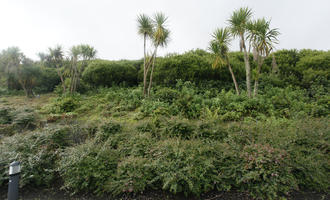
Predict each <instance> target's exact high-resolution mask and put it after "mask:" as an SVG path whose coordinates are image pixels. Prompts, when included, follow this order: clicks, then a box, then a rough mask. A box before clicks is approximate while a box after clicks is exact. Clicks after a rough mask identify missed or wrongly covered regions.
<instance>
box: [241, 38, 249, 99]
mask: <svg viewBox="0 0 330 200" xmlns="http://www.w3.org/2000/svg"><path fill="white" fill-rule="evenodd" d="M241 41H242V47H243V50H244V63H245V72H246V90H247V93H248V97H249V98H251V68H250V61H249V55H248V54H247V51H246V47H245V42H244V36H243V35H241Z"/></svg>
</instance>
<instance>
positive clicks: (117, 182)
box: [105, 156, 156, 195]
mask: <svg viewBox="0 0 330 200" xmlns="http://www.w3.org/2000/svg"><path fill="white" fill-rule="evenodd" d="M153 168H154V166H152V165H150V162H149V161H148V159H146V158H141V157H133V156H130V157H127V158H125V159H124V160H122V161H121V162H120V163H119V164H118V168H117V172H116V176H115V177H114V180H111V181H108V183H107V184H106V186H105V187H106V191H110V192H111V193H112V194H114V195H118V194H122V193H139V192H143V191H146V190H148V189H149V188H156V187H155V186H153V183H154V182H153V181H154V177H155V174H154V170H153Z"/></svg>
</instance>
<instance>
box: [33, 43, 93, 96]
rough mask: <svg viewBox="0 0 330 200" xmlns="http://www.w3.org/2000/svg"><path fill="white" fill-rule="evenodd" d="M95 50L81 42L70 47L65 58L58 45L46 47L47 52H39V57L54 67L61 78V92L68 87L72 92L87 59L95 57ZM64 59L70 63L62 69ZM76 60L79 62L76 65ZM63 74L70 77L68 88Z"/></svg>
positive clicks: (85, 65)
mask: <svg viewBox="0 0 330 200" xmlns="http://www.w3.org/2000/svg"><path fill="white" fill-rule="evenodd" d="M96 52H97V51H96V50H95V49H94V47H91V46H89V45H87V44H81V45H77V46H73V47H71V49H70V50H69V57H67V58H65V57H64V51H63V48H62V47H61V46H59V45H58V46H56V47H54V48H48V53H47V54H44V53H39V57H40V60H41V61H42V62H47V64H48V65H51V66H52V67H55V68H56V70H57V74H58V76H59V77H60V79H61V84H62V87H63V92H64V93H66V92H67V89H68V90H69V92H70V93H71V94H72V93H74V92H75V91H76V90H77V88H78V86H79V84H80V79H81V74H82V72H83V71H84V69H85V68H86V67H87V65H88V61H89V60H92V59H95V58H96ZM65 61H69V63H70V65H69V67H68V68H67V69H66V70H65V69H64V63H65ZM78 62H80V63H81V64H80V65H78ZM64 75H67V76H69V77H70V86H69V88H67V86H66V84H65V79H64Z"/></svg>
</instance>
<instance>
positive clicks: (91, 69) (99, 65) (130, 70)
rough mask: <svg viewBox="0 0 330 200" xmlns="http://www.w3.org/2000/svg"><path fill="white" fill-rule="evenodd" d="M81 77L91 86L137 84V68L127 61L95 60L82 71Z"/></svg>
mask: <svg viewBox="0 0 330 200" xmlns="http://www.w3.org/2000/svg"><path fill="white" fill-rule="evenodd" d="M82 79H83V80H84V82H86V83H87V84H90V85H91V86H95V87H99V86H103V87H110V86H113V85H119V84H124V85H125V84H126V85H136V84H137V69H136V67H134V66H133V65H132V64H130V63H129V62H119V61H106V60H96V61H93V62H91V63H90V64H89V65H88V67H87V68H86V70H85V71H84V72H83V75H82Z"/></svg>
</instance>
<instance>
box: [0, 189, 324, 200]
mask: <svg viewBox="0 0 330 200" xmlns="http://www.w3.org/2000/svg"><path fill="white" fill-rule="evenodd" d="M287 198H288V199H290V200H330V194H326V193H317V192H311V191H309V192H307V191H305V192H293V193H291V194H290V196H288V197H287ZM0 199H3V200H5V199H7V190H6V189H5V188H0ZM20 199H22V200H44V199H47V200H110V199H111V200H199V199H201V200H220V199H221V200H252V199H253V198H252V197H250V196H249V195H248V194H247V193H243V192H237V191H233V192H218V191H213V192H209V193H206V194H204V195H202V196H200V197H194V196H188V197H185V196H184V195H183V194H177V195H173V194H170V193H168V192H163V191H150V192H146V193H142V194H127V195H122V196H120V197H116V198H114V197H112V196H110V195H104V196H102V197H98V196H95V195H93V194H88V193H87V194H84V193H81V194H75V195H70V192H66V191H63V190H60V189H59V188H57V187H56V188H53V189H33V188H25V189H22V190H20Z"/></svg>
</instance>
